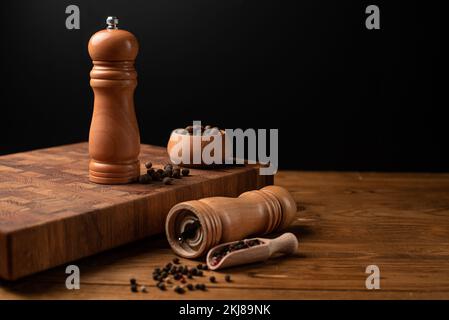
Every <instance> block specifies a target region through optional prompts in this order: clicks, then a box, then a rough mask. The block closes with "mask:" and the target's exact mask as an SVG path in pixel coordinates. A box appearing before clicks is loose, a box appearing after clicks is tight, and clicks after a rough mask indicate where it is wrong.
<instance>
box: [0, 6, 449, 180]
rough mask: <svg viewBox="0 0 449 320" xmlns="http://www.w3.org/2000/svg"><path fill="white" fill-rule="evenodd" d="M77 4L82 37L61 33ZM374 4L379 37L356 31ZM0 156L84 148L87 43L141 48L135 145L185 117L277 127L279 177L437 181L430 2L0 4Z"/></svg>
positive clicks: (88, 111) (161, 135) (443, 133)
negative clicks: (419, 175)
mask: <svg viewBox="0 0 449 320" xmlns="http://www.w3.org/2000/svg"><path fill="white" fill-rule="evenodd" d="M69 4H76V5H78V6H79V8H80V11H81V29H80V30H67V29H66V28H65V19H66V17H67V14H65V8H66V6H67V5H69ZM369 4H376V5H378V6H379V7H380V13H381V30H367V29H366V28H365V19H366V16H367V15H366V14H365V8H366V6H367V5H369ZM1 7H2V9H1V30H0V34H1V42H2V49H1V52H2V60H1V61H2V76H3V79H4V82H3V84H2V85H1V87H2V90H1V91H2V96H1V100H0V101H1V113H0V117H1V118H0V154H6V153H11V152H17V151H24V150H30V149H34V148H38V147H47V146H53V145H59V144H65V143H72V142H78V141H84V140H87V138H88V132H89V125H90V118H91V115H92V102H93V95H92V91H91V88H90V87H89V71H90V69H91V67H92V65H91V61H90V58H89V56H88V53H87V42H88V40H89V38H90V36H91V35H92V34H93V33H94V32H96V31H98V30H99V29H102V28H104V27H105V23H104V20H105V18H106V17H107V16H108V15H117V16H118V17H119V18H120V27H122V28H123V29H126V30H129V31H131V32H133V33H134V34H135V35H136V36H137V38H138V39H139V42H140V52H139V56H138V59H137V61H136V67H137V71H138V73H139V84H138V87H137V90H136V93H135V104H136V113H137V117H138V121H139V126H140V131H141V140H142V142H143V143H150V144H158V145H165V143H166V141H167V139H168V135H169V133H170V131H171V129H173V128H177V127H183V126H185V125H187V124H188V123H189V122H191V121H192V120H202V121H203V123H211V124H216V125H219V126H220V127H222V128H238V127H240V128H244V129H245V128H279V148H280V149H279V154H280V166H281V168H296V169H321V170H398V171H448V170H449V156H448V152H447V150H446V149H447V143H446V140H447V129H446V122H447V121H446V119H445V116H444V113H443V103H444V102H443V101H441V99H439V98H441V96H442V94H441V88H442V85H443V84H442V83H441V82H439V77H440V76H441V73H442V72H441V66H440V61H441V53H440V50H441V49H440V29H439V28H440V14H441V13H440V12H441V7H440V5H439V4H438V3H437V2H435V1H422V3H420V2H416V1H388V2H383V1H372V2H364V1H357V0H354V1H331V0H327V1H319V0H304V1H298V0H287V1H283V0H152V1H144V0H140V1H115V0H107V1H87V0H83V1H74V0H73V1H61V0H59V1H56V0H55V1H49V0H45V1H31V0H30V1H24V0H14V1H13V0H5V1H2V5H1Z"/></svg>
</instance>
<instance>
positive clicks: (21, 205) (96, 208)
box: [0, 143, 272, 280]
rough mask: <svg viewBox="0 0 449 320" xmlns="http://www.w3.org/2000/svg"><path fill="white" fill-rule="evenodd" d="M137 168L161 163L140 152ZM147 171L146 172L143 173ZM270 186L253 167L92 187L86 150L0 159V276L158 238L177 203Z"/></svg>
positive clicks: (161, 155) (160, 155)
mask: <svg viewBox="0 0 449 320" xmlns="http://www.w3.org/2000/svg"><path fill="white" fill-rule="evenodd" d="M141 159H142V160H143V162H145V161H147V160H151V161H152V162H153V164H154V166H155V167H162V166H163V164H165V163H167V161H168V159H167V152H166V150H165V148H161V147H153V146H148V145H142V146H141ZM141 171H142V172H145V168H144V167H143V165H142V167H141ZM271 183H272V177H268V176H265V177H263V176H259V175H258V169H257V168H256V167H254V166H242V167H232V168H231V167H228V168H222V169H220V170H214V171H211V170H195V169H193V170H191V175H190V176H189V177H185V178H183V179H176V180H175V181H174V184H173V185H170V186H166V185H163V184H162V183H160V182H159V183H153V184H149V185H141V184H128V185H116V186H110V185H98V184H95V183H91V182H89V180H88V152H87V143H81V144H74V145H68V146H62V147H55V148H49V149H42V150H36V151H32V152H25V153H17V154H12V155H7V156H2V157H0V258H1V260H0V277H1V278H3V279H9V280H12V279H17V278H19V277H21V276H25V275H28V274H31V273H34V272H37V271H41V270H45V269H48V268H50V267H54V266H57V265H60V264H62V263H66V262H68V261H73V260H76V259H79V258H82V257H86V256H89V255H92V254H94V253H98V252H100V251H103V250H107V249H110V248H114V247H117V246H119V245H123V244H125V243H128V242H131V241H135V240H138V239H142V238H144V237H147V236H149V235H152V234H157V233H162V232H163V230H164V222H165V216H166V215H167V213H168V211H169V210H170V208H171V207H172V206H174V205H175V204H177V203H179V202H181V201H186V200H192V199H198V198H202V197H210V196H218V195H221V196H230V197H235V196H238V195H239V194H240V193H242V192H244V191H248V190H252V189H255V188H260V187H262V186H265V185H267V184H271Z"/></svg>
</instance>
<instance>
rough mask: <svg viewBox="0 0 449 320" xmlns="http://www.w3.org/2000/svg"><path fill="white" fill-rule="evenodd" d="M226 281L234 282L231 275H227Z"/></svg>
mask: <svg viewBox="0 0 449 320" xmlns="http://www.w3.org/2000/svg"><path fill="white" fill-rule="evenodd" d="M225 280H226V282H231V281H232V280H231V275H229V274H227V275H226V276H225Z"/></svg>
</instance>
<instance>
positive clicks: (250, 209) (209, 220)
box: [165, 186, 296, 258]
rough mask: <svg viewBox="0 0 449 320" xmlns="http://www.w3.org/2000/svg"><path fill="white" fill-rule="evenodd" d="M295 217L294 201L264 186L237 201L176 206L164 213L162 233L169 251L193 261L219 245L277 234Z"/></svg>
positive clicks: (215, 199)
mask: <svg viewBox="0 0 449 320" xmlns="http://www.w3.org/2000/svg"><path fill="white" fill-rule="evenodd" d="M295 216H296V202H295V200H294V199H293V197H292V196H291V195H290V193H289V192H288V191H287V190H285V189H284V188H281V187H278V186H268V187H265V188H262V189H260V190H253V191H248V192H245V193H243V194H241V195H240V196H239V197H238V198H227V197H212V198H204V199H200V200H192V201H185V202H181V203H178V204H177V205H175V206H174V207H173V208H172V209H171V210H170V212H169V213H168V216H167V220H166V222H165V232H166V234H167V239H168V242H169V243H170V246H171V247H172V249H173V251H175V252H176V253H177V254H178V255H180V256H182V257H185V258H197V257H200V256H202V255H204V254H206V253H207V251H208V250H209V249H211V248H212V247H214V246H216V245H218V244H220V243H224V242H231V241H237V240H242V239H244V238H246V237H248V236H259V235H263V234H267V233H271V232H275V231H281V230H283V229H285V228H286V227H287V226H289V225H290V224H291V223H292V222H293V220H294V218H295Z"/></svg>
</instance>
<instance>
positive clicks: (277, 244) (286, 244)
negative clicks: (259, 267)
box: [268, 232, 298, 257]
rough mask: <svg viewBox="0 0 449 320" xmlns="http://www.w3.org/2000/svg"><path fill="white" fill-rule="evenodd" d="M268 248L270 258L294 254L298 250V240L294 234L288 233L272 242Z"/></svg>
mask: <svg viewBox="0 0 449 320" xmlns="http://www.w3.org/2000/svg"><path fill="white" fill-rule="evenodd" d="M268 248H269V251H270V257H271V256H272V255H273V254H275V253H283V254H293V253H295V252H296V250H297V249H298V239H297V238H296V236H295V235H294V234H293V233H291V232H287V233H284V234H283V235H281V236H279V237H277V238H275V239H273V240H271V241H270V242H269V244H268Z"/></svg>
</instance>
